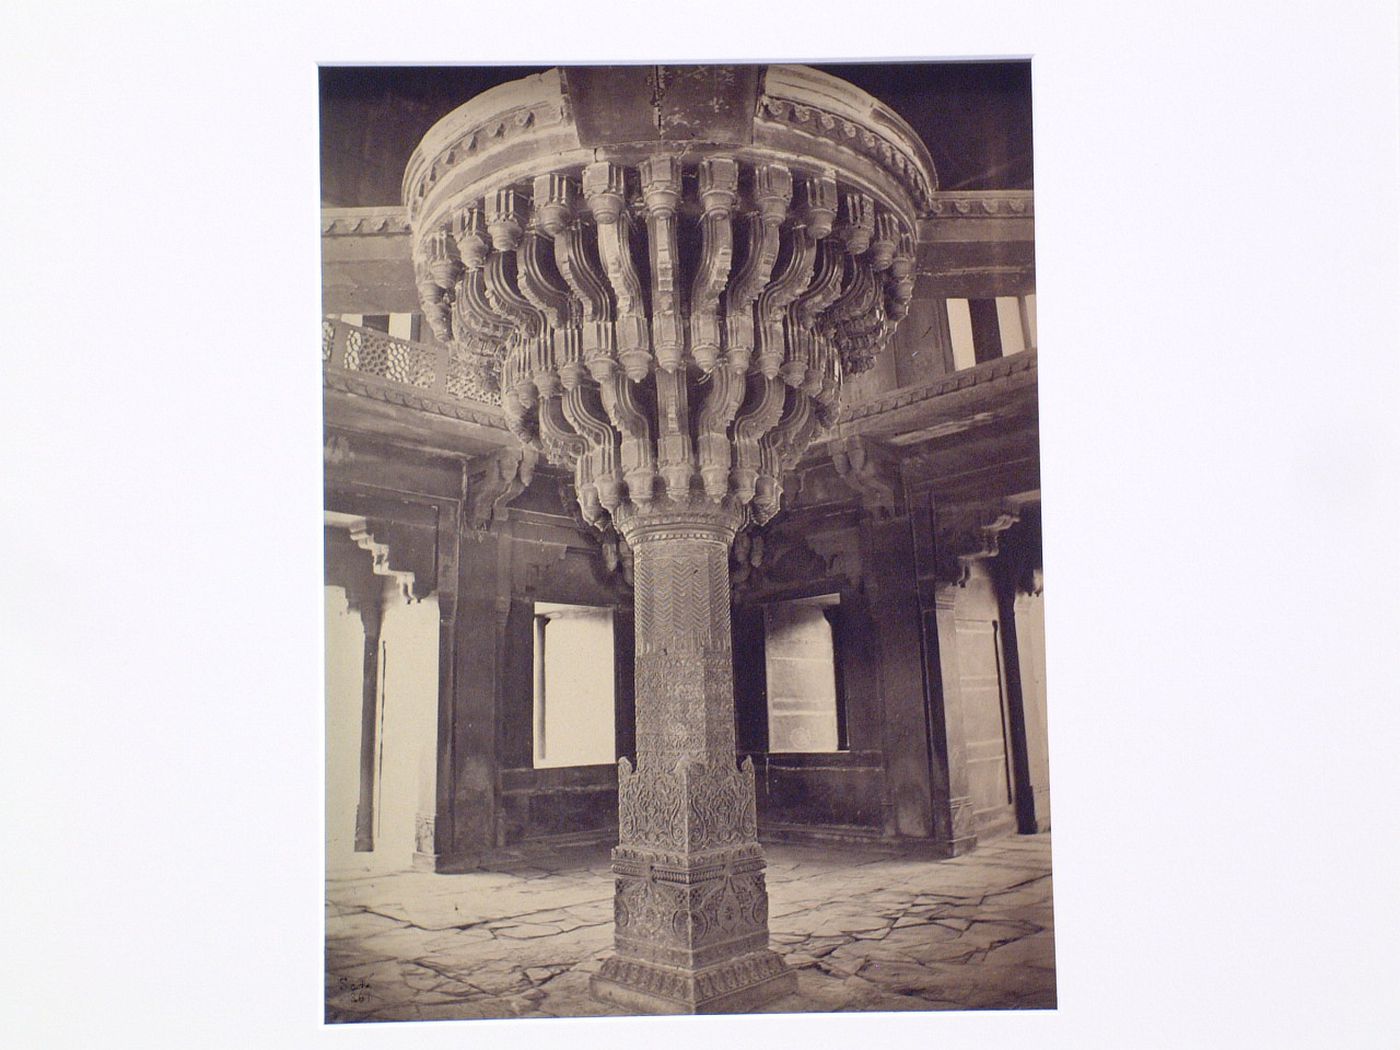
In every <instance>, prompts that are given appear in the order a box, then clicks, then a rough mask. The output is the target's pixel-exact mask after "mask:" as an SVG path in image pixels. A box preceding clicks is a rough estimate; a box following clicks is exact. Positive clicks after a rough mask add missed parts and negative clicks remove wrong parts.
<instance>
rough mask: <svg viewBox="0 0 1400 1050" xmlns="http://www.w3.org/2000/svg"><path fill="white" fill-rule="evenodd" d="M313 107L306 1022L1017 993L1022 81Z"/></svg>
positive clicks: (1034, 958) (900, 81) (764, 73)
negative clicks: (317, 568)
mask: <svg viewBox="0 0 1400 1050" xmlns="http://www.w3.org/2000/svg"><path fill="white" fill-rule="evenodd" d="M319 83H320V150H321V153H320V161H321V169H320V172H321V206H322V207H321V216H320V230H321V251H322V304H321V305H322V313H323V322H322V339H321V367H322V378H323V394H324V449H323V452H324V456H323V458H324V530H325V576H324V583H325V630H326V634H325V638H326V654H325V655H326V662H325V676H326V677H325V681H326V695H325V703H326V707H325V718H326V723H325V724H326V767H325V768H326V785H325V789H326V790H325V834H326V838H325V851H326V853H325V860H326V891H325V903H326V912H325V952H326V956H325V958H326V967H325V1017H326V1020H327V1021H328V1022H366V1021H415V1020H462V1019H473V1018H508V1017H578V1016H594V1015H605V1014H614V1015H615V1014H622V1015H628V1014H655V1013H662V1014H696V1013H724V1014H742V1013H752V1012H772V1013H795V1012H834V1011H881V1012H888V1011H910V1010H1012V1009H1019V1010H1048V1009H1053V1008H1054V1007H1055V1005H1056V976H1055V941H1054V931H1055V923H1054V909H1053V894H1052V888H1051V887H1052V877H1051V870H1052V865H1051V833H1050V832H1051V816H1050V814H1051V804H1050V799H1051V790H1050V762H1049V738H1050V731H1049V723H1050V720H1049V718H1048V717H1047V711H1048V709H1050V708H1053V706H1054V705H1053V701H1049V702H1048V701H1047V696H1049V697H1053V695H1054V690H1053V683H1049V684H1047V680H1046V674H1045V653H1046V632H1045V617H1044V611H1043V610H1044V604H1045V594H1044V572H1043V565H1042V561H1043V559H1042V556H1041V484H1040V459H1039V436H1038V426H1039V412H1038V401H1037V360H1038V339H1037V323H1036V305H1037V304H1036V279H1035V247H1036V243H1035V230H1034V227H1035V207H1034V180H1033V162H1032V161H1033V157H1032V134H1031V86H1032V85H1031V71H1030V63H1029V62H1027V61H995V62H993V61H982V62H976V61H967V62H944V63H887V64H841V65H824V66H823V65H784V64H769V65H689V66H687V65H645V64H636V65H625V66H623V65H613V66H589V65H576V66H575V65H570V66H560V67H544V68H530V67H490V66H475V67H451V66H444V67H386V66H323V67H322V68H321V69H320V79H319Z"/></svg>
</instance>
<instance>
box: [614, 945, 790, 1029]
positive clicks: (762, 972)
mask: <svg viewBox="0 0 1400 1050" xmlns="http://www.w3.org/2000/svg"><path fill="white" fill-rule="evenodd" d="M588 990H589V992H590V993H591V994H592V995H593V998H595V999H599V1000H602V1001H603V1002H607V1003H612V1004H614V1005H616V1006H623V1007H626V1008H627V1009H629V1010H633V1011H635V1012H637V1013H649V1014H728V1013H748V1012H750V1011H752V1010H755V1009H757V1008H758V1007H760V1006H764V1005H766V1004H768V1003H771V1002H772V1001H773V1000H775V999H781V998H782V997H783V996H785V995H792V994H794V993H796V991H797V974H796V973H795V972H793V971H792V970H789V969H788V968H787V965H786V964H785V963H784V962H783V960H782V958H781V957H780V956H779V955H778V954H777V953H776V952H772V951H769V950H767V949H764V950H762V951H757V952H750V953H749V954H747V955H740V956H738V957H737V958H734V959H728V960H726V961H724V962H722V963H720V964H718V965H716V966H708V967H706V968H704V969H702V970H682V969H679V968H677V967H673V966H661V965H658V964H657V963H650V962H642V961H641V960H638V959H626V958H622V957H620V956H616V955H614V956H611V957H610V958H608V959H606V960H604V962H603V967H602V969H601V970H599V971H598V972H597V973H596V974H594V975H593V977H592V978H591V979H590V980H589V982H588Z"/></svg>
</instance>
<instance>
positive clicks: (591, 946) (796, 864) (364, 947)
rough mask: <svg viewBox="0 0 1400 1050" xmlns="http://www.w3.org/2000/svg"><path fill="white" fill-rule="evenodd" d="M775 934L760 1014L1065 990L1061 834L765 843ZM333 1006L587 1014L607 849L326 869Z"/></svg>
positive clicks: (366, 1017)
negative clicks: (424, 868)
mask: <svg viewBox="0 0 1400 1050" xmlns="http://www.w3.org/2000/svg"><path fill="white" fill-rule="evenodd" d="M767 852H768V857H769V868H768V885H769V894H770V908H769V912H770V928H771V931H772V934H773V946H774V948H775V949H776V950H777V951H779V952H780V953H782V954H784V955H785V957H786V958H787V961H788V964H789V965H790V966H791V967H792V968H793V969H794V971H795V972H796V974H797V992H796V994H794V995H790V996H786V997H784V998H783V999H780V1000H778V1001H776V1002H774V1003H771V1004H768V1005H767V1006H766V1007H765V1008H764V1010H763V1012H768V1013H783V1012H808V1011H833V1012H847V1011H861V1010H881V1011H886V1010H941V1009H1046V1008H1053V1007H1054V1005H1055V973H1054V919H1053V906H1052V901H1051V887H1052V881H1051V879H1050V877H1049V875H1050V848H1049V837H1048V836H1033V837H1024V838H1023V837H1013V838H1007V839H1001V840H994V841H993V842H989V843H983V844H982V845H981V846H979V848H978V850H977V851H976V852H974V853H973V854H969V855H966V856H963V857H958V858H954V859H953V860H948V861H936V860H928V859H910V858H907V857H891V856H888V855H881V854H878V853H875V852H873V851H872V852H869V853H863V852H859V851H855V850H828V849H824V848H809V847H802V846H793V845H778V846H773V847H770V848H769V849H768V851H767ZM326 936H327V954H326V1004H325V1010H326V1019H327V1021H329V1022H333V1023H340V1022H349V1021H374V1020H445V1019H471V1018H486V1017H496V1018H500V1017H585V1016H603V1015H609V1014H618V1013H622V1012H624V1011H622V1010H620V1009H618V1008H616V1007H612V1006H609V1005H607V1004H602V1003H598V1002H595V1001H594V1000H593V999H592V998H591V997H590V996H589V993H588V980H589V977H590V975H591V974H593V973H595V972H596V971H597V970H598V968H599V966H600V964H601V960H602V959H603V958H604V957H606V956H607V955H608V954H609V952H610V951H611V945H612V884H611V878H610V876H609V874H608V861H607V850H606V848H601V847H600V848H596V849H580V850H571V851H569V852H568V853H567V855H561V856H558V857H550V858H541V859H531V860H522V861H519V862H512V863H510V864H507V865H504V866H503V867H501V868H499V869H497V870H493V871H489V872H487V871H473V872H467V873H463V874H460V875H434V874H428V873H423V872H383V871H354V872H348V873H340V874H337V875H333V876H332V877H331V878H329V879H328V880H327V901H326Z"/></svg>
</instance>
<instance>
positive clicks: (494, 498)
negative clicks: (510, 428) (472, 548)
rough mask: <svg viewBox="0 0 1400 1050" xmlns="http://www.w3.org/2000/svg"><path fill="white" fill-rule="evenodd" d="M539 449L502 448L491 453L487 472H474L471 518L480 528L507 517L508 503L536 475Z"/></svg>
mask: <svg viewBox="0 0 1400 1050" xmlns="http://www.w3.org/2000/svg"><path fill="white" fill-rule="evenodd" d="M538 462H539V452H538V451H536V450H535V449H532V448H522V447H515V448H509V447H508V448H502V449H500V450H499V451H498V452H496V453H494V454H492V455H491V456H488V457H487V458H486V461H485V467H486V469H485V472H484V473H482V474H480V475H474V476H473V477H472V479H471V481H472V484H470V485H469V487H468V492H467V520H468V522H469V523H470V524H471V527H472V528H474V529H477V530H478V531H481V530H484V529H489V528H490V527H491V525H492V524H494V523H496V522H500V521H504V520H505V517H506V507H507V505H508V504H509V503H510V501H511V500H513V499H515V497H516V496H518V495H520V494H521V493H522V492H524V491H525V489H526V487H527V486H528V485H529V484H530V482H531V481H532V480H533V479H534V476H535V465H536V464H537V463H538Z"/></svg>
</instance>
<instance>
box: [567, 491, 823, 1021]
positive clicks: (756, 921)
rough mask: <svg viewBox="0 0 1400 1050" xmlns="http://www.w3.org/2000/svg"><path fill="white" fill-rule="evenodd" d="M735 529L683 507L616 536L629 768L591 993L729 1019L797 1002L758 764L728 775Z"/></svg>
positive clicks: (731, 762) (704, 510)
mask: <svg viewBox="0 0 1400 1050" xmlns="http://www.w3.org/2000/svg"><path fill="white" fill-rule="evenodd" d="M741 520H742V519H741V518H740V516H739V515H738V514H736V513H734V512H732V511H731V512H725V511H721V510H719V509H717V508H708V507H703V506H701V507H686V506H682V505H677V506H674V507H673V508H671V509H669V510H665V511H661V512H653V513H650V514H647V515H645V516H643V517H639V518H638V519H634V520H633V521H632V522H630V523H628V524H626V525H624V526H623V534H624V535H625V536H626V537H627V541H628V543H629V544H631V546H632V549H633V551H634V552H635V558H636V561H635V572H636V581H637V610H636V624H637V626H636V631H637V765H636V768H635V769H634V768H633V767H632V765H631V763H629V762H628V761H627V759H625V758H624V759H622V760H621V761H620V762H619V763H618V808H619V836H618V837H619V842H618V846H617V848H616V849H615V850H614V851H613V872H614V873H615V875H616V876H617V895H616V897H615V903H614V916H615V921H616V944H617V953H616V954H615V955H614V956H612V957H611V958H609V959H608V960H607V961H606V962H605V963H604V964H603V967H602V969H601V970H600V971H599V973H598V974H597V975H595V976H594V978H593V981H592V990H593V993H594V994H595V995H596V996H598V997H599V998H602V999H607V1000H610V1001H612V1002H616V1003H619V1004H620V1005H624V1006H629V1007H633V1008H638V1009H644V1010H649V1011H680V1012H688V1013H728V1012H735V1011H742V1010H746V1009H750V1008H752V1007H753V1006H756V1005H759V1004H761V1003H763V1002H766V1001H768V1000H769V999H772V998H774V997H776V996H779V995H784V994H787V993H789V992H792V991H795V990H796V988H797V979H796V975H795V974H793V973H792V972H791V971H789V970H788V969H787V968H786V967H785V966H784V965H783V962H782V960H781V959H780V958H779V957H778V956H777V955H776V954H775V953H774V952H772V951H771V950H769V948H768V896H767V892H766V889H765V886H764V878H763V869H764V861H763V853H762V850H761V849H760V848H759V845H758V839H757V835H758V824H757V819H756V816H755V809H754V779H753V777H754V775H753V763H752V760H750V759H745V760H744V765H743V767H742V768H739V767H738V766H736V763H735V748H734V686H733V653H732V652H731V641H730V623H729V544H730V542H731V541H732V540H733V537H734V532H735V529H736V528H737V527H738V526H739V524H741Z"/></svg>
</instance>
